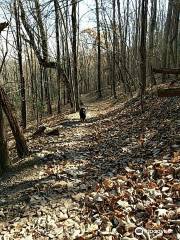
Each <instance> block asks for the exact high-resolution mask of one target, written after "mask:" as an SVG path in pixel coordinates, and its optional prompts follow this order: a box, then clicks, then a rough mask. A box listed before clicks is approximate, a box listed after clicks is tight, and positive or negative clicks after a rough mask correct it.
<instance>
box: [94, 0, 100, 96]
mask: <svg viewBox="0 0 180 240" xmlns="http://www.w3.org/2000/svg"><path fill="white" fill-rule="evenodd" d="M95 2H96V23H97V55H98V56H97V72H98V76H97V78H98V79H97V80H98V97H99V98H101V97H102V92H101V32H100V21H99V4H98V0H95Z"/></svg>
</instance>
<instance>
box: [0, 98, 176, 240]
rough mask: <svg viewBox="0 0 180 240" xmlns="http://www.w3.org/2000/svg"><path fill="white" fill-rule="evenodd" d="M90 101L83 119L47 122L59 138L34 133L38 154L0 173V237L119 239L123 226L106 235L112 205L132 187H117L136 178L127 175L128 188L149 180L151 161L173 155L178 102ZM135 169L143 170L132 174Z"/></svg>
mask: <svg viewBox="0 0 180 240" xmlns="http://www.w3.org/2000/svg"><path fill="white" fill-rule="evenodd" d="M85 105H86V106H87V107H88V114H87V119H86V121H85V122H84V123H81V122H80V121H79V115H78V113H76V114H69V115H66V116H64V119H63V120H62V119H61V118H60V117H58V116H54V117H51V118H49V119H48V120H46V121H45V122H46V124H48V126H51V127H52V126H56V127H57V126H58V127H59V130H60V135H59V136H54V137H50V136H49V137H47V136H42V137H37V138H34V139H31V138H29V142H28V145H29V147H30V149H31V150H32V154H31V155H30V156H29V157H28V158H26V159H23V161H22V162H21V163H19V164H17V165H16V166H14V167H13V168H12V170H11V171H10V172H9V173H8V174H7V175H6V176H3V177H2V178H1V182H0V206H1V207H0V239H13V240H14V239H26V240H27V239H28V240H29V239H30V240H31V239H38V240H41V239H42V240H46V239H68V240H73V239H107V240H111V239H120V238H119V236H120V235H119V234H120V233H119V232H118V231H119V230H116V233H113V232H112V233H109V232H108V234H107V231H110V230H107V229H110V228H109V224H110V225H112V224H115V223H114V221H115V219H114V220H113V219H112V216H113V214H115V213H113V211H114V207H115V205H114V203H113V202H114V201H115V200H116V201H118V199H121V198H122V199H123V198H124V197H123V196H125V195H127V193H128V192H126V189H125V193H123V191H122V194H125V195H123V196H121V197H120V195H121V194H120V192H118V191H119V190H118V189H115V188H114V187H115V186H116V187H118V184H119V183H120V182H121V181H124V180H125V174H129V175H128V178H131V177H135V178H134V179H133V180H132V181H129V180H128V178H127V183H124V184H123V185H124V186H125V188H126V186H127V185H126V184H130V185H129V186H131V184H133V181H136V180H138V181H139V180H140V181H141V180H142V181H143V177H144V176H143V175H142V176H141V177H139V176H140V174H141V173H143V171H144V170H143V169H144V166H145V163H147V162H148V164H150V163H151V162H153V161H154V159H160V160H162V159H163V158H164V159H171V156H170V152H169V143H170V142H171V139H170V136H171V128H172V122H173V121H174V119H177V117H178V114H179V104H177V101H176V99H175V100H174V102H172V101H166V102H162V101H158V100H157V99H155V98H154V97H152V98H151V97H149V99H148V100H147V103H146V105H145V109H146V111H145V113H144V114H143V115H141V112H140V107H139V100H138V99H135V100H131V101H130V102H129V103H127V104H126V105H125V108H124V107H123V104H120V103H115V102H113V101H111V100H104V101H98V102H95V101H94V102H92V101H91V102H86V103H85ZM150 106H152V110H151V111H150V110H149V107H150ZM169 109H170V110H169ZM166 119H168V121H167V120H166ZM144 126H145V127H144ZM142 131H143V139H141V138H140V137H141V135H142ZM27 135H28V136H30V135H31V134H30V133H27ZM141 140H142V141H143V145H142V142H141ZM174 166H175V165H174ZM129 167H132V168H133V170H131V169H130V168H129ZM126 171H130V172H126ZM132 171H133V172H132ZM136 172H139V173H138V174H139V175H137V176H135V175H134V176H133V174H136ZM112 181H117V182H115V185H113V184H114V183H112ZM145 181H146V179H145ZM148 181H149V180H148ZM102 183H103V184H105V185H103V188H104V189H103V188H101V190H100V186H101V185H102ZM142 183H143V182H142ZM142 183H141V184H142ZM106 188H107V189H106ZM111 188H112V189H111ZM98 189H99V190H98ZM105 190H108V191H110V192H109V193H108V192H107V193H104V191H105ZM103 194H105V195H103ZM106 194H109V195H106ZM129 194H130V193H129ZM114 195H115V196H114ZM116 195H117V196H116ZM106 198H107V199H106ZM111 198H112V199H111ZM103 199H106V200H103ZM109 199H111V200H109ZM122 199H121V200H122ZM104 201H106V206H104ZM111 203H112V205H111ZM115 211H116V213H117V211H119V209H116V210H115ZM123 214H124V213H123ZM133 214H134V213H133ZM107 216H108V218H107ZM122 216H123V217H126V215H122ZM108 219H109V220H108ZM99 221H100V222H99ZM124 221H125V220H124ZM104 224H105V225H107V226H106V230H103V229H104V227H105V225H104ZM100 230H101V231H100ZM100 232H101V236H100V235H99V234H100ZM122 234H123V233H122ZM4 236H5V237H6V238H3V237H4ZM80 236H85V238H78V237H80ZM112 236H113V238H112Z"/></svg>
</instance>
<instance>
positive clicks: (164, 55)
mask: <svg viewBox="0 0 180 240" xmlns="http://www.w3.org/2000/svg"><path fill="white" fill-rule="evenodd" d="M172 8H173V4H172V0H169V3H168V13H167V18H166V23H165V28H164V39H163V49H162V67H163V68H166V67H167V59H168V56H167V54H168V48H169V33H170V26H171V17H172ZM164 81H165V75H164V74H163V75H162V82H164Z"/></svg>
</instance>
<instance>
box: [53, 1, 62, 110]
mask: <svg viewBox="0 0 180 240" xmlns="http://www.w3.org/2000/svg"><path fill="white" fill-rule="evenodd" d="M54 8H55V17H56V19H55V26H56V59H57V88H58V104H57V110H58V113H60V112H61V89H60V76H61V69H60V44H59V36H60V34H59V10H58V1H57V0H54Z"/></svg>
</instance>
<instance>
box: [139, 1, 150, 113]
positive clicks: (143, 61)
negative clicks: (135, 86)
mask: <svg viewBox="0 0 180 240" xmlns="http://www.w3.org/2000/svg"><path fill="white" fill-rule="evenodd" d="M147 11H148V0H142V9H141V41H140V96H141V108H142V111H143V110H144V109H143V96H144V93H145V89H146V34H147Z"/></svg>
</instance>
